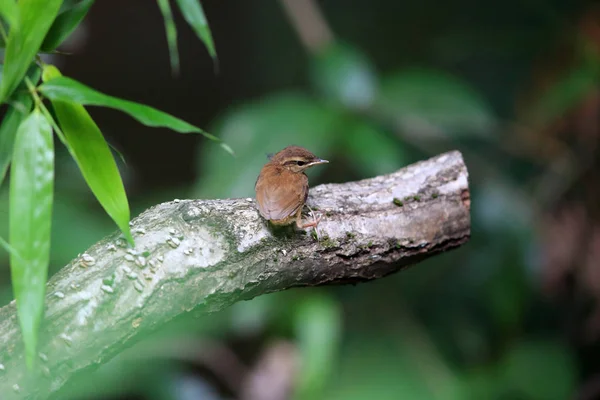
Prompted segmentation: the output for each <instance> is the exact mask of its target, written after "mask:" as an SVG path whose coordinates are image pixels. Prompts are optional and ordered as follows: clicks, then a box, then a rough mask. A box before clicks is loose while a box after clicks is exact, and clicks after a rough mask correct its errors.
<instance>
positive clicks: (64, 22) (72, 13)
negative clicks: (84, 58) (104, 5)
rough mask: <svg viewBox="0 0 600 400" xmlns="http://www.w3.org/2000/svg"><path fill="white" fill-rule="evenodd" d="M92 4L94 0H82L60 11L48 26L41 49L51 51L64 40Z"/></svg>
mask: <svg viewBox="0 0 600 400" xmlns="http://www.w3.org/2000/svg"><path fill="white" fill-rule="evenodd" d="M92 4H94V0H82V1H81V2H79V3H76V4H74V5H72V6H71V7H70V8H68V9H65V10H64V11H62V12H61V13H60V14H59V15H58V17H56V20H54V23H53V24H52V26H51V27H50V30H49V31H48V34H47V35H46V37H45V39H44V42H43V43H42V50H43V51H52V50H54V49H56V48H57V47H58V46H59V45H60V44H61V43H62V42H64V41H65V39H66V38H67V37H68V36H69V35H70V34H71V33H72V32H73V31H74V30H75V28H77V26H78V25H79V24H80V23H81V21H82V20H83V18H84V17H85V16H86V15H87V13H88V11H89V10H90V7H92Z"/></svg>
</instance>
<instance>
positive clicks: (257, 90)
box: [0, 0, 600, 400]
mask: <svg viewBox="0 0 600 400" xmlns="http://www.w3.org/2000/svg"><path fill="white" fill-rule="evenodd" d="M202 3H203V5H204V8H205V11H206V14H207V17H208V20H209V24H210V26H211V28H212V32H213V37H214V40H215V45H216V48H217V53H218V56H219V69H218V74H216V75H215V74H214V69H213V64H212V61H211V59H210V57H209V56H208V55H207V54H206V50H205V48H204V46H203V45H202V43H201V42H199V41H198V40H197V38H196V37H195V35H194V33H193V32H192V31H191V30H190V29H189V28H188V26H187V25H186V24H185V23H184V22H183V19H182V17H181V15H179V14H177V13H176V15H175V19H176V22H177V25H178V29H179V39H178V40H179V49H180V58H181V73H180V75H179V76H177V77H173V76H172V75H171V71H170V67H169V59H168V56H169V53H168V49H167V43H166V38H165V34H164V25H163V20H162V17H161V14H160V11H159V9H158V7H157V6H156V4H155V2H149V1H147V0H127V1H120V2H117V1H114V0H102V1H98V2H96V4H94V6H93V7H92V9H91V12H90V14H89V15H88V17H87V18H86V20H85V22H84V23H83V25H82V26H81V27H80V29H79V30H78V31H77V32H76V33H75V34H74V35H73V37H71V38H70V40H69V42H68V43H67V44H66V45H65V46H63V48H62V50H63V51H64V52H66V53H70V55H53V56H51V60H50V61H51V62H52V63H54V64H56V65H57V66H58V67H59V68H60V69H61V70H62V71H63V73H64V74H65V75H68V76H71V77H73V78H75V79H78V80H80V81H81V82H83V83H85V84H87V85H89V86H91V87H93V88H95V89H98V90H100V91H102V92H105V93H108V94H111V95H115V96H118V97H123V98H126V99H130V100H135V101H139V102H141V103H145V104H149V105H152V106H154V107H156V108H158V109H161V110H164V111H166V112H169V113H172V114H174V115H176V116H178V117H181V118H183V119H185V120H187V121H189V122H191V123H193V124H196V125H198V126H201V127H204V128H206V129H207V130H208V131H209V132H211V133H214V134H216V135H218V136H219V137H221V138H222V139H224V140H225V141H226V142H227V143H228V144H229V145H230V146H231V147H232V148H233V149H234V151H235V152H236V153H237V157H236V158H231V157H230V156H229V155H228V154H226V153H225V152H223V151H222V150H221V149H219V148H218V146H217V145H216V144H214V143H212V142H210V141H207V140H205V139H203V138H202V137H199V136H188V135H178V134H174V133H173V132H170V131H167V130H160V129H158V130H156V129H149V128H145V127H144V126H142V125H140V124H138V123H136V122H135V121H133V120H132V119H129V118H128V117H127V116H125V115H124V114H120V113H118V112H115V111H111V110H108V109H97V108H92V109H90V113H91V114H92V115H93V117H94V119H95V120H96V122H97V123H98V125H99V126H100V128H101V129H102V131H103V133H104V134H105V136H106V137H107V139H108V140H109V142H110V143H111V144H112V145H113V146H114V147H115V148H117V149H118V150H119V151H120V152H121V153H122V154H123V155H124V157H125V160H126V164H125V163H120V165H119V167H120V168H121V172H122V175H123V178H124V181H125V185H126V188H127V192H128V195H129V198H130V202H131V205H132V209H133V215H137V214H139V213H140V212H141V211H143V210H144V209H146V208H147V207H149V206H151V205H153V204H156V203H159V202H162V201H168V200H171V199H173V198H217V197H241V196H244V197H246V196H253V185H254V182H255V179H256V176H257V174H258V172H259V170H260V167H261V166H262V164H264V162H265V161H266V154H268V153H272V152H276V151H278V150H280V149H281V148H283V147H284V146H286V145H288V144H297V145H302V146H305V147H307V148H308V149H309V150H311V151H313V152H314V153H316V154H317V155H318V156H320V157H322V158H326V159H328V160H330V164H328V165H327V166H324V167H320V168H318V169H314V171H310V172H309V176H310V179H311V185H316V184H318V183H324V182H344V181H349V180H355V179H362V178H366V177H370V176H374V175H377V174H384V173H389V172H393V171H395V170H397V169H399V168H401V167H403V166H405V165H407V164H410V163H412V162H415V161H418V160H422V159H425V158H428V157H430V156H433V155H436V154H438V153H440V152H444V151H448V150H453V149H458V150H460V151H461V152H462V153H463V155H464V157H465V160H466V163H467V166H468V169H469V173H470V186H471V191H472V192H471V196H472V209H471V211H472V238H471V240H470V242H469V243H468V244H467V245H466V246H463V247H462V248H461V249H459V250H456V251H453V252H450V253H447V254H443V255H441V256H437V257H434V258H432V259H430V260H428V261H426V262H423V263H421V264H418V265H417V266H415V267H413V268H411V269H409V270H406V271H404V272H402V273H400V274H397V275H394V276H390V277H388V278H385V279H381V280H379V281H376V282H372V283H368V284H361V285H358V286H348V287H335V288H319V289H297V290H291V291H288V292H284V293H277V294H271V295H267V296H262V297H259V298H256V299H254V300H252V301H248V302H244V303H240V304H237V305H235V306H233V307H231V308H229V309H227V310H225V311H223V312H221V313H218V314H215V315H211V316H196V315H192V316H187V317H182V318H181V320H177V321H174V322H173V323H172V324H169V325H168V326H165V327H164V328H163V329H161V330H160V331H159V332H156V333H155V334H153V335H152V337H149V338H147V340H145V341H143V342H141V343H139V344H137V345H135V346H134V347H133V348H131V349H129V350H127V351H126V352H124V353H122V354H120V355H118V356H117V357H116V358H115V359H114V360H112V361H111V362H109V363H108V364H107V365H105V366H103V367H101V368H100V369H99V370H97V371H94V372H93V373H90V374H88V375H86V376H82V377H80V379H78V380H77V382H75V383H73V384H72V385H70V386H69V387H67V388H65V390H63V391H62V392H61V393H60V394H58V395H57V396H55V398H56V399H111V400H112V399H144V400H145V399H152V400H165V399H181V400H184V399H186V400H187V399H245V400H250V399H253V400H278V399H281V400H283V399H301V400H304V399H336V400H337V399H345V400H355V399H356V400H362V399H370V398H375V399H517V400H520V399H523V400H525V399H540V400H546V399H582V400H583V399H596V398H600V303H599V301H600V261H599V260H600V223H599V217H600V168H599V167H600V165H599V162H598V160H599V157H598V155H599V148H598V139H599V138H600V91H599V86H598V82H599V79H598V78H599V75H600V8H599V7H598V6H597V5H596V3H595V2H591V1H558V0H546V1H542V0H525V1H516V0H509V1H503V2H479V1H474V0H449V1H446V2H441V1H433V0H421V1H402V2H399V1H395V0H369V1H366V0H364V1H353V2H348V1H344V0H322V1H317V2H313V1H305V0H291V1H287V2H286V1H276V0H262V1H247V0H220V1H217V0H205V1H203V2H202ZM290 4H292V5H293V6H292V7H289V5H290ZM311 10H312V11H315V10H316V11H317V12H316V13H313V12H310V11H311ZM303 34H304V35H305V36H303ZM302 37H304V38H309V39H307V40H302V39H301V38H302ZM57 149H58V150H59V152H60V151H62V153H59V154H57V156H58V159H57V166H56V168H57V170H56V179H57V183H56V200H55V209H54V222H53V241H52V261H51V267H50V268H51V271H50V273H54V272H56V271H57V270H58V269H60V268H61V266H63V265H64V264H66V263H67V262H68V261H69V260H71V259H72V258H73V257H75V256H76V255H77V254H78V253H80V252H82V251H83V250H85V249H86V248H87V247H88V246H89V245H91V244H92V243H94V242H96V241H97V240H99V239H101V238H102V237H103V236H104V235H106V234H108V233H110V232H112V231H114V230H115V229H116V228H115V226H114V225H113V223H112V221H111V220H110V219H109V217H108V216H106V215H105V214H104V213H103V211H102V209H101V207H100V206H99V204H98V203H97V202H96V201H95V199H94V198H93V196H92V194H91V192H90V191H89V190H88V188H87V186H86V185H85V183H84V181H83V179H82V177H81V175H80V173H79V171H78V170H77V167H76V165H75V164H74V162H73V161H72V159H71V158H70V157H69V156H68V154H67V153H66V152H65V151H64V149H59V148H58V147H57ZM5 188H6V186H5ZM0 204H1V205H0V210H6V209H7V193H6V190H5V189H4V191H2V192H0ZM7 218H8V214H7V213H6V212H3V213H0V220H1V221H0V222H1V224H0V234H1V235H2V236H3V237H6V231H7ZM0 273H1V275H0V283H1V287H2V290H1V291H0V299H1V302H2V304H6V303H7V302H9V301H10V300H11V298H12V293H11V290H10V280H9V270H8V260H7V257H6V254H4V253H2V254H0Z"/></svg>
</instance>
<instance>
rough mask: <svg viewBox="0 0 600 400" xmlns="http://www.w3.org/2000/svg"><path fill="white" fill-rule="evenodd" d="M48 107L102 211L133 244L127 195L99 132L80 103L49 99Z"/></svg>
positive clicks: (115, 165)
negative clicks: (51, 110) (54, 115)
mask: <svg viewBox="0 0 600 400" xmlns="http://www.w3.org/2000/svg"><path fill="white" fill-rule="evenodd" d="M52 108H53V109H54V113H55V114H56V118H57V119H58V123H59V125H60V127H61V130H62V132H63V134H64V136H65V139H66V140H67V143H68V144H69V146H68V147H69V150H70V152H71V155H72V156H73V158H74V159H75V162H76V163H77V165H78V166H79V170H80V171H81V174H82V175H83V178H84V179H85V181H86V182H87V184H88V186H89V187H90V189H91V190H92V192H93V193H94V195H95V196H96V198H97V199H98V201H99V202H100V204H101V205H102V207H103V208H104V210H105V211H106V213H107V214H108V215H109V216H110V217H111V218H112V219H113V220H114V221H115V223H116V224H117V226H118V227H119V229H121V232H123V235H125V237H126V238H127V240H128V241H129V242H130V243H132V244H133V238H132V237H131V232H130V229H129V217H130V211H129V203H128V201H127V195H126V193H125V188H124V186H123V181H122V180H121V175H120V174H119V170H118V168H117V163H116V162H115V159H114V158H113V155H112V153H111V152H110V148H109V147H108V144H107V143H106V140H104V136H102V132H100V129H99V128H98V126H97V125H96V123H95V122H94V120H93V119H92V117H90V115H89V114H88V112H87V111H86V110H85V108H84V107H83V106H82V105H79V104H75V103H72V102H66V101H60V100H53V101H52Z"/></svg>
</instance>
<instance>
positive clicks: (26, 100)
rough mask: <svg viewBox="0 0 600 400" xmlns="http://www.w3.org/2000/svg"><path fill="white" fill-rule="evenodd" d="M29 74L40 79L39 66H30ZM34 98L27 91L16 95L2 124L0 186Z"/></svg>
mask: <svg viewBox="0 0 600 400" xmlns="http://www.w3.org/2000/svg"><path fill="white" fill-rule="evenodd" d="M28 76H29V77H30V78H31V80H32V81H33V82H37V81H38V80H39V79H40V69H39V68H38V67H37V66H33V67H32V68H30V71H29V73H28ZM32 103H33V99H32V98H31V95H30V94H29V93H27V92H23V93H19V94H18V95H16V96H14V104H13V105H11V106H9V108H8V110H7V111H6V114H5V115H4V118H3V119H2V125H0V186H2V181H3V180H4V177H5V176H6V171H7V170H8V166H9V164H10V160H11V159H12V152H13V145H14V143H15V137H16V135H17V129H18V128H19V125H20V124H21V121H23V119H24V118H25V116H26V115H28V114H29V111H30V109H31V105H32Z"/></svg>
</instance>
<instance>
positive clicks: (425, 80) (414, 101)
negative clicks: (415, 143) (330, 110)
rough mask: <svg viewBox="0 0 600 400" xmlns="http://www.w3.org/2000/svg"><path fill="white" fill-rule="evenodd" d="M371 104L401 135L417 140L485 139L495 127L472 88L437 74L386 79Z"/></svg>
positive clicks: (422, 71) (406, 72)
mask: <svg viewBox="0 0 600 400" xmlns="http://www.w3.org/2000/svg"><path fill="white" fill-rule="evenodd" d="M375 104H376V108H377V111H378V112H379V113H381V114H383V115H384V116H385V117H386V118H387V119H389V120H390V121H391V122H393V123H394V124H395V125H396V127H397V128H398V129H399V130H400V131H401V132H402V133H403V134H405V135H410V136H415V137H417V138H451V137H457V136H466V135H478V136H483V137H485V136H488V135H490V134H491V133H492V129H493V128H494V124H495V118H494V115H493V113H492V111H491V109H490V107H489V106H488V104H487V103H486V102H485V100H484V99H483V98H482V97H481V96H480V95H479V94H478V93H477V92H476V91H475V90H474V89H473V88H471V87H470V86H469V85H467V84H466V83H465V82H462V81H461V80H460V79H458V78H456V77H454V76H452V75H449V74H446V73H443V72H441V71H435V70H427V69H410V70H404V71H401V72H398V73H396V74H394V75H392V76H390V77H387V78H386V79H384V81H383V82H382V86H381V90H380V92H379V96H378V97H377V100H376V103H375Z"/></svg>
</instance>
